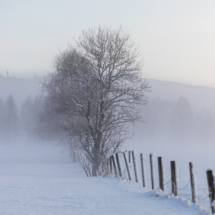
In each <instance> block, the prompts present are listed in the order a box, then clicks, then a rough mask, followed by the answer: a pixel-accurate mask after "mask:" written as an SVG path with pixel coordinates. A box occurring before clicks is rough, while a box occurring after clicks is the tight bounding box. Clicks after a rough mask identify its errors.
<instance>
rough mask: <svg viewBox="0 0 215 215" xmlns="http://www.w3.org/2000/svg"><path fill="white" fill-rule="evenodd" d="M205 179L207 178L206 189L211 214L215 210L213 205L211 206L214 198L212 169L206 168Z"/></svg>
mask: <svg viewBox="0 0 215 215" xmlns="http://www.w3.org/2000/svg"><path fill="white" fill-rule="evenodd" d="M206 173H207V180H208V190H209V198H210V202H211V211H212V214H213V213H214V212H215V210H214V207H213V206H212V203H213V201H214V200H215V189H214V176H213V171H212V170H210V169H209V170H207V172H206Z"/></svg>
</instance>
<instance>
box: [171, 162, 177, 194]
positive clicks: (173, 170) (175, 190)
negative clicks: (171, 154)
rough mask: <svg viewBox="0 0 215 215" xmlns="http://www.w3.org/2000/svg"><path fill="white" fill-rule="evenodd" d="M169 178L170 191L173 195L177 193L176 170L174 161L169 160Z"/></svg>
mask: <svg viewBox="0 0 215 215" xmlns="http://www.w3.org/2000/svg"><path fill="white" fill-rule="evenodd" d="M171 179H172V193H173V194H174V196H177V195H178V184H177V171H176V163H175V161H171Z"/></svg>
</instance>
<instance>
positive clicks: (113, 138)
mask: <svg viewBox="0 0 215 215" xmlns="http://www.w3.org/2000/svg"><path fill="white" fill-rule="evenodd" d="M139 57H140V55H139V52H138V49H137V48H136V47H135V46H134V42H133V41H132V39H131V37H130V35H129V34H128V33H127V32H126V31H125V30H124V29H122V28H121V27H120V28H119V29H118V30H111V29H109V28H101V27H99V28H96V29H89V30H88V31H83V32H82V35H81V36H80V38H79V40H78V41H77V42H76V49H74V48H72V47H71V46H70V47H69V49H68V50H67V51H65V52H63V53H60V54H59V55H58V56H57V58H56V61H55V68H56V72H55V73H53V74H51V75H50V76H49V77H48V79H47V80H46V81H45V83H44V87H45V89H46V92H47V96H48V98H49V99H50V100H51V101H52V102H53V103H55V105H56V110H58V111H59V112H60V113H64V114H68V115H70V116H71V118H70V119H71V121H70V123H68V124H67V130H68V131H69V132H70V134H71V135H73V136H76V137H77V138H78V140H79V143H80V144H79V147H80V148H81V150H82V151H83V152H84V153H85V155H86V157H87V158H88V160H89V161H90V162H91V163H92V166H93V169H92V170H93V175H94V176H95V175H96V171H97V170H98V169H99V166H100V164H101V163H104V162H105V161H106V159H107V156H108V154H109V153H112V152H115V151H116V150H118V148H119V147H120V146H121V145H122V143H123V142H124V141H125V140H126V139H127V138H129V137H130V135H129V132H128V126H129V123H134V122H136V121H137V120H140V118H141V116H140V111H139V109H138V106H137V105H140V104H144V103H145V102H146V96H145V93H146V92H147V91H148V85H147V83H146V82H145V81H144V80H142V79H141V78H140V73H141V70H142V60H141V59H140V60H139Z"/></svg>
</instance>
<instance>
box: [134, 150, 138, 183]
mask: <svg viewBox="0 0 215 215" xmlns="http://www.w3.org/2000/svg"><path fill="white" fill-rule="evenodd" d="M132 158H133V164H134V174H135V180H136V182H137V183H138V182H139V180H138V174H137V164H136V152H135V151H132Z"/></svg>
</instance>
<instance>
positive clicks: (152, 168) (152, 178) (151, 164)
mask: <svg viewBox="0 0 215 215" xmlns="http://www.w3.org/2000/svg"><path fill="white" fill-rule="evenodd" d="M149 158H150V168H151V182H152V189H153V190H154V189H155V178H154V175H155V174H154V156H153V153H151V154H150V155H149Z"/></svg>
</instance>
